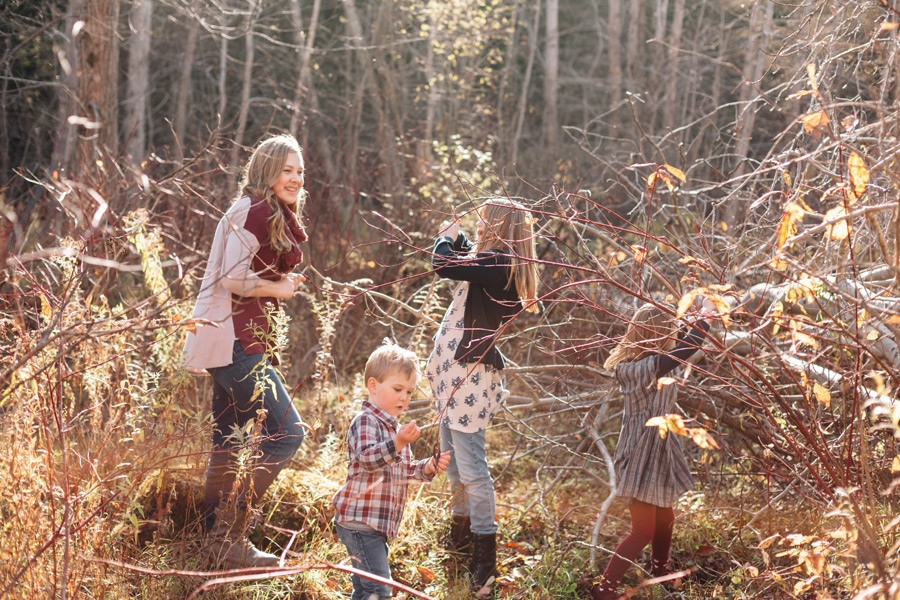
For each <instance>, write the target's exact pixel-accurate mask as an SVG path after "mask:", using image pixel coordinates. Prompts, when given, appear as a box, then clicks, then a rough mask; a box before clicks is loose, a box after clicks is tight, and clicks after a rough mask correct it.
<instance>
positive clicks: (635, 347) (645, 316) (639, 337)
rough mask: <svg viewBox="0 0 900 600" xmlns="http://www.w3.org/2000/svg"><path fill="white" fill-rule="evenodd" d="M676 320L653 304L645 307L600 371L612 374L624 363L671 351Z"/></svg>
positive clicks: (638, 312)
mask: <svg viewBox="0 0 900 600" xmlns="http://www.w3.org/2000/svg"><path fill="white" fill-rule="evenodd" d="M674 333H675V320H674V319H673V318H672V315H670V314H669V313H667V312H666V311H665V310H663V309H662V308H660V307H658V306H656V305H655V304H644V305H643V306H641V307H640V308H639V309H637V312H636V313H634V318H633V319H632V320H631V323H629V324H628V330H627V331H626V332H625V337H623V338H622V341H621V342H619V345H618V346H616V347H615V348H613V351H612V352H610V354H609V356H608V357H607V358H606V362H604V363H603V368H604V369H607V370H609V371H613V370H615V368H616V365H617V364H619V363H620V362H622V361H623V360H630V359H641V358H644V357H645V356H648V355H650V354H659V353H660V352H666V351H668V350H671V349H672V347H673V346H674V345H675V338H674V337H673V334H674Z"/></svg>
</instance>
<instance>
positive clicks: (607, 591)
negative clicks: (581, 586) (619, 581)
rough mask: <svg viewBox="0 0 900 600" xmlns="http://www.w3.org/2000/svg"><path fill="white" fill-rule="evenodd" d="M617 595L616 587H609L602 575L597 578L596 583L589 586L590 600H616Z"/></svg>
mask: <svg viewBox="0 0 900 600" xmlns="http://www.w3.org/2000/svg"><path fill="white" fill-rule="evenodd" d="M618 597H619V594H618V593H616V586H614V585H610V584H609V582H608V581H606V578H605V577H603V576H602V575H601V576H600V577H598V578H597V582H596V583H594V585H593V586H591V600H616V599H617V598H618Z"/></svg>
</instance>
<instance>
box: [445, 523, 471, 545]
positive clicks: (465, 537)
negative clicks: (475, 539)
mask: <svg viewBox="0 0 900 600" xmlns="http://www.w3.org/2000/svg"><path fill="white" fill-rule="evenodd" d="M471 545H472V520H471V519H470V518H469V517H463V516H460V515H451V516H450V529H449V530H448V531H447V537H446V538H445V539H444V548H445V549H446V550H449V551H450V552H468V551H469V549H470V546H471Z"/></svg>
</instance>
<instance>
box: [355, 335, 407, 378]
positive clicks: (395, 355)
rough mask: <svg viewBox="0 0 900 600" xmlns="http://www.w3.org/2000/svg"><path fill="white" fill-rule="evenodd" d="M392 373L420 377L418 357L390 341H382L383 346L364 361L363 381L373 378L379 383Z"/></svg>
mask: <svg viewBox="0 0 900 600" xmlns="http://www.w3.org/2000/svg"><path fill="white" fill-rule="evenodd" d="M394 373H403V375H405V376H406V377H412V376H413V374H415V375H417V376H418V375H420V374H421V371H419V357H417V356H416V354H415V352H413V351H412V350H407V349H406V348H401V347H400V346H398V345H397V344H394V343H393V342H391V341H390V340H384V344H382V345H381V346H379V347H378V348H376V349H375V351H374V352H372V354H371V355H369V360H367V361H366V371H365V375H364V377H365V379H364V381H369V379H370V378H372V377H374V378H375V380H376V381H378V382H379V383H381V382H382V381H384V380H385V379H387V378H388V377H390V376H391V375H393V374H394Z"/></svg>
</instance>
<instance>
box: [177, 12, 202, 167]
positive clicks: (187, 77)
mask: <svg viewBox="0 0 900 600" xmlns="http://www.w3.org/2000/svg"><path fill="white" fill-rule="evenodd" d="M195 6H196V5H195ZM185 12H186V15H185V18H187V19H188V23H187V27H188V30H187V39H186V40H185V43H184V62H183V63H181V73H180V74H179V78H178V90H177V91H176V94H177V96H176V100H175V123H174V124H173V125H174V127H173V129H174V130H175V147H176V148H177V151H178V159H179V160H181V159H182V158H183V157H184V144H185V141H186V140H185V133H186V132H185V129H186V127H187V116H188V105H189V104H190V101H191V71H192V66H193V64H194V55H195V54H196V53H197V40H198V39H199V37H200V23H198V22H197V19H196V18H195V17H194V15H193V12H194V11H193V10H189V11H185Z"/></svg>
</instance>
